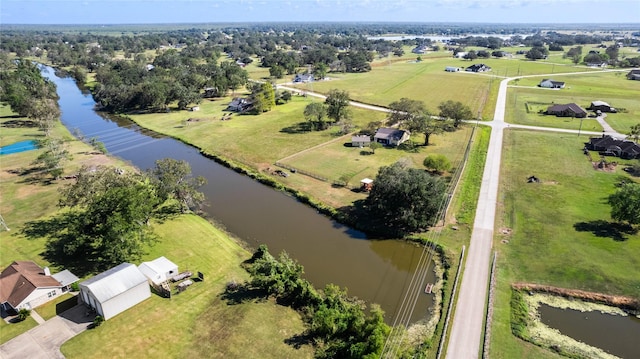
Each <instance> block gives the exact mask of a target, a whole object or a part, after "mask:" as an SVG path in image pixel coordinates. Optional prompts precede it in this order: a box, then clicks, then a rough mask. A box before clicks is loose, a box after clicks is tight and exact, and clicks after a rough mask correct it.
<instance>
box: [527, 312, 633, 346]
mask: <svg viewBox="0 0 640 359" xmlns="http://www.w3.org/2000/svg"><path fill="white" fill-rule="evenodd" d="M539 313H540V320H541V321H542V323H544V324H545V325H547V326H549V327H551V328H554V329H557V330H559V331H560V332H561V333H562V334H564V335H566V336H568V337H571V338H573V339H575V340H578V341H581V342H583V343H585V344H588V345H591V346H594V347H598V348H600V349H602V350H604V351H606V352H607V353H609V354H613V355H615V356H618V357H621V358H640V343H639V342H638V341H639V340H640V319H638V318H637V317H635V316H632V315H629V316H621V315H612V314H605V313H601V312H598V311H592V312H581V311H578V310H573V309H560V308H556V307H552V306H549V305H547V304H544V303H543V304H540V308H539Z"/></svg>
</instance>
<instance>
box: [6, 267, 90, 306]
mask: <svg viewBox="0 0 640 359" xmlns="http://www.w3.org/2000/svg"><path fill="white" fill-rule="evenodd" d="M78 280H79V279H78V277H76V276H75V275H74V274H73V273H71V272H69V271H68V270H64V271H62V272H59V273H56V274H54V275H51V272H50V271H49V268H47V267H44V268H41V267H40V266H39V265H37V264H36V263H35V262H33V261H14V262H13V263H11V264H10V265H9V266H8V267H7V268H5V269H4V270H3V271H2V273H0V304H1V305H2V308H3V309H4V310H5V311H8V312H17V311H19V310H20V309H28V310H31V309H33V308H35V307H37V306H40V305H42V304H44V303H46V302H48V301H50V300H52V299H54V298H56V297H57V296H58V295H60V294H63V293H66V292H67V291H69V290H70V286H71V284H73V283H75V282H77V281H78Z"/></svg>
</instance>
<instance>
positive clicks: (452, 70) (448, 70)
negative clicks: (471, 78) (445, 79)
mask: <svg viewBox="0 0 640 359" xmlns="http://www.w3.org/2000/svg"><path fill="white" fill-rule="evenodd" d="M444 70H445V71H446V72H458V71H460V68H459V67H455V66H447V67H445V68H444Z"/></svg>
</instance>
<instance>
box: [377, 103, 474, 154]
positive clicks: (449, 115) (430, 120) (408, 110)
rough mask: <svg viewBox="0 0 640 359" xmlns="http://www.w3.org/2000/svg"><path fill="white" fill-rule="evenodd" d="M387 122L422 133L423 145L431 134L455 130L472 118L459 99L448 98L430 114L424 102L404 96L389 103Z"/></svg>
mask: <svg viewBox="0 0 640 359" xmlns="http://www.w3.org/2000/svg"><path fill="white" fill-rule="evenodd" d="M389 109H390V110H391V112H389V116H388V117H387V124H389V125H392V126H393V125H398V126H400V127H401V128H404V129H407V130H409V131H411V132H415V133H422V134H424V145H425V146H428V145H429V139H430V138H431V135H435V134H439V133H442V132H444V131H455V130H456V129H457V128H458V127H459V126H460V125H462V123H463V121H465V120H472V119H473V113H472V112H471V109H470V108H469V107H468V106H466V105H464V104H463V103H462V102H460V101H453V100H448V101H445V102H442V103H440V105H438V110H439V113H438V115H437V116H436V115H433V114H431V113H430V112H429V111H428V110H427V109H426V107H425V104H424V102H422V101H418V100H412V99H409V98H406V97H403V98H401V99H400V100H399V101H394V102H392V103H390V104H389Z"/></svg>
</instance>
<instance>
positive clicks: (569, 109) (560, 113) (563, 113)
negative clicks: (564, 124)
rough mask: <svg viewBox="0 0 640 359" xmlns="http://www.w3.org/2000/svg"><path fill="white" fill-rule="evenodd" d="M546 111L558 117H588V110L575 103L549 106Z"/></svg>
mask: <svg viewBox="0 0 640 359" xmlns="http://www.w3.org/2000/svg"><path fill="white" fill-rule="evenodd" d="M545 113H546V114H547V115H555V116H557V117H577V118H584V117H587V111H586V110H585V109H583V108H582V107H580V106H578V105H577V104H575V103H568V104H563V105H553V106H549V107H548V108H547V111H546V112H545Z"/></svg>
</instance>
